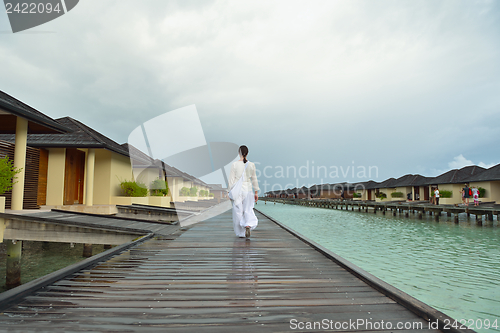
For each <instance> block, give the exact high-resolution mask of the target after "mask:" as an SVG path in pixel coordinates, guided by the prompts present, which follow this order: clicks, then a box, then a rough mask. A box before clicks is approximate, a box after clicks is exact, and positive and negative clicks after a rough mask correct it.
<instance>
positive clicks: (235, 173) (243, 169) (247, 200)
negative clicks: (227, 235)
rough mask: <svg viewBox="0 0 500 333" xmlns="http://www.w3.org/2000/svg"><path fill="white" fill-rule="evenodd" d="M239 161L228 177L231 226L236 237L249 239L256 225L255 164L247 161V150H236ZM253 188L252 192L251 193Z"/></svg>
mask: <svg viewBox="0 0 500 333" xmlns="http://www.w3.org/2000/svg"><path fill="white" fill-rule="evenodd" d="M238 153H239V155H240V160H239V161H236V162H234V163H233V165H232V166H231V173H230V175H229V187H228V190H229V198H230V199H231V203H232V204H233V226H234V232H235V234H236V236H238V237H242V238H243V237H247V238H248V237H250V231H251V230H253V229H255V228H256V227H257V224H258V220H257V216H255V213H254V211H253V207H254V204H255V203H256V202H257V200H258V195H257V192H258V191H259V184H258V182H257V175H256V172H255V171H256V169H255V164H254V163H252V162H250V161H248V160H247V155H248V148H247V146H241V147H240V148H239V149H238ZM252 187H253V191H252Z"/></svg>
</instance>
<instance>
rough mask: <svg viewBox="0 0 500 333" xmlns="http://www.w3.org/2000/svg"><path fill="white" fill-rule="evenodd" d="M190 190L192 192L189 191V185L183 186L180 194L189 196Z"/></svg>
mask: <svg viewBox="0 0 500 333" xmlns="http://www.w3.org/2000/svg"><path fill="white" fill-rule="evenodd" d="M189 192H190V191H189V188H187V187H183V188H181V190H180V191H179V195H180V196H181V197H189Z"/></svg>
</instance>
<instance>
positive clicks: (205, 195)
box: [200, 190, 208, 197]
mask: <svg viewBox="0 0 500 333" xmlns="http://www.w3.org/2000/svg"><path fill="white" fill-rule="evenodd" d="M200 197H208V191H207V190H200Z"/></svg>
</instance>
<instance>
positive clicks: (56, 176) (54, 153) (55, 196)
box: [46, 148, 66, 206]
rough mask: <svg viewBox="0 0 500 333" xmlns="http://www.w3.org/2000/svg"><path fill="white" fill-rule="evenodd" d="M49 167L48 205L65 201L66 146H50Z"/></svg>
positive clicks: (60, 203)
mask: <svg viewBox="0 0 500 333" xmlns="http://www.w3.org/2000/svg"><path fill="white" fill-rule="evenodd" d="M48 151H49V164H48V167H47V203H46V204H47V205H49V206H54V205H62V204H63V203H64V173H65V168H66V148H49V149H48Z"/></svg>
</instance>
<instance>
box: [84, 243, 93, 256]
mask: <svg viewBox="0 0 500 333" xmlns="http://www.w3.org/2000/svg"><path fill="white" fill-rule="evenodd" d="M83 257H84V258H90V257H92V244H83Z"/></svg>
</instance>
